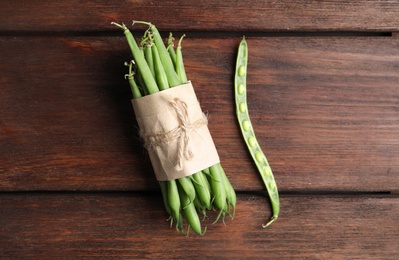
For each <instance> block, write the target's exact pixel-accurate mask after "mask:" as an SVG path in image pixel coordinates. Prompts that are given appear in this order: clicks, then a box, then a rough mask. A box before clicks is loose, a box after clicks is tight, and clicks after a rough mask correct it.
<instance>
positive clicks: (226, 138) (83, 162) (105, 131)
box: [0, 36, 399, 191]
mask: <svg viewBox="0 0 399 260" xmlns="http://www.w3.org/2000/svg"><path fill="white" fill-rule="evenodd" d="M239 41H240V38H238V37H237V38H195V37H193V38H190V36H188V37H187V39H185V42H184V46H183V48H184V49H183V51H184V55H185V64H186V69H187V74H188V76H189V78H190V79H191V80H192V81H193V83H194V86H195V88H196V92H197V96H198V98H199V100H200V102H201V105H202V108H203V110H204V111H206V112H208V113H209V116H210V125H209V128H210V130H211V133H212V135H213V138H214V141H215V143H216V146H217V148H218V151H219V154H220V156H221V160H222V165H223V166H224V168H225V170H226V172H227V174H228V175H229V178H230V179H231V181H232V183H233V185H234V186H235V187H236V189H237V190H263V189H264V188H263V184H262V182H261V180H260V178H259V177H258V174H257V172H256V170H255V168H254V166H253V163H252V161H251V159H250V157H249V155H248V153H247V151H246V148H245V146H244V143H243V141H242V140H241V136H240V133H239V130H238V126H237V123H236V119H235V111H234V105H233V89H232V88H233V79H232V77H233V73H234V62H235V51H236V48H237V46H238V43H239ZM248 44H249V51H250V54H249V55H250V58H249V75H248V96H249V101H248V103H249V112H250V114H251V117H252V120H253V124H254V127H255V131H256V134H257V137H258V139H259V141H260V143H261V145H262V147H263V148H264V151H265V153H266V155H267V157H268V159H269V161H270V163H271V165H272V168H273V170H274V172H275V175H276V179H277V182H278V186H279V189H280V190H281V191H397V189H398V187H399V186H398V183H399V157H398V151H399V139H398V138H397V137H398V134H399V116H398V111H399V94H398V93H399V92H398V91H399V85H398V84H397V82H399V74H398V68H399V54H398V49H399V39H398V38H390V37H375V38H373V37H347V38H346V37H343V38H340V37H319V38H314V37H311V38H309V37H293V38H290V37H272V38H248ZM0 56H1V57H2V60H1V61H0V81H1V88H0V147H1V149H0V158H1V164H0V189H1V190H3V191H12V190H149V189H150V190H153V189H158V186H157V183H156V181H155V178H154V175H153V173H152V170H151V167H150V162H149V160H148V158H147V157H146V154H145V152H144V151H143V148H142V145H141V142H140V140H139V139H138V135H137V129H136V128H137V126H136V123H135V119H134V116H133V111H132V108H131V106H130V93H129V88H128V86H127V82H126V81H125V80H124V79H123V75H124V74H125V73H126V68H125V67H124V66H123V62H124V61H127V60H128V59H130V57H129V51H128V49H127V45H126V43H125V40H124V39H123V38H122V37H1V38H0ZM364 180H367V182H365V181H364Z"/></svg>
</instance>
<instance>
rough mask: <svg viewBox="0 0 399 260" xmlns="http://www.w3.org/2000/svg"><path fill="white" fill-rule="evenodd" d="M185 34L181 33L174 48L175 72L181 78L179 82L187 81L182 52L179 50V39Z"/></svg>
mask: <svg viewBox="0 0 399 260" xmlns="http://www.w3.org/2000/svg"><path fill="white" fill-rule="evenodd" d="M185 36H186V35H185V34H183V36H182V37H180V40H179V43H178V45H177V48H176V72H177V75H178V76H179V78H180V80H181V83H186V82H187V76H186V70H185V68H184V63H183V53H182V50H181V41H182V40H183V38H184V37H185Z"/></svg>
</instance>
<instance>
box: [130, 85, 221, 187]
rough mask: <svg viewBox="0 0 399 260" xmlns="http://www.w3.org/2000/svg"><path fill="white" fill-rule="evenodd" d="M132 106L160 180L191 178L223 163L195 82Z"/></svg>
mask: <svg viewBox="0 0 399 260" xmlns="http://www.w3.org/2000/svg"><path fill="white" fill-rule="evenodd" d="M132 104H133V108H134V112H135V114H136V119H137V122H138V125H139V127H140V136H141V137H142V139H143V140H144V145H145V147H146V148H147V150H148V153H149V156H150V159H151V163H152V167H153V169H154V172H155V175H156V178H157V180H159V181H166V180H173V179H178V178H181V177H185V176H189V175H192V174H194V173H196V172H198V171H201V170H203V169H205V168H208V167H210V166H212V165H214V164H216V163H219V162H220V160H219V156H218V153H217V151H216V147H215V144H214V143H213V140H212V137H211V134H210V132H209V129H208V126H207V123H208V120H207V117H206V116H205V115H204V113H203V112H202V110H201V107H200V104H199V102H198V100H197V97H196V95H195V92H194V88H193V86H192V84H191V82H188V83H186V84H183V85H180V86H177V87H173V88H170V89H167V90H163V91H160V92H158V93H155V94H151V95H148V96H144V97H141V98H138V99H132Z"/></svg>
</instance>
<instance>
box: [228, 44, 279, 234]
mask: <svg viewBox="0 0 399 260" xmlns="http://www.w3.org/2000/svg"><path fill="white" fill-rule="evenodd" d="M247 67H248V45H247V42H246V40H245V38H243V39H242V41H241V43H240V45H239V48H238V54H237V62H236V70H235V80H234V90H235V103H236V113H237V119H238V123H239V125H240V129H241V132H242V135H243V138H244V140H245V143H246V145H247V147H248V149H249V152H250V154H251V156H252V158H253V160H254V162H255V164H256V167H257V168H258V171H259V173H260V175H261V177H262V180H263V182H264V184H265V186H266V189H267V192H268V194H269V197H270V200H271V205H272V210H273V216H272V217H271V219H270V220H269V221H268V222H267V223H266V224H263V225H262V226H263V227H264V228H265V227H267V226H269V225H270V224H272V223H273V222H274V221H276V220H277V218H278V215H279V213H280V200H279V194H278V190H277V185H276V181H275V179H274V177H273V173H272V169H271V167H270V165H269V163H268V161H267V158H266V156H265V155H264V153H263V152H262V150H261V148H260V145H259V143H258V141H257V139H256V137H255V132H254V129H253V127H252V124H251V120H250V117H249V113H248V107H247V87H246V76H247Z"/></svg>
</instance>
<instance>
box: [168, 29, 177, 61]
mask: <svg viewBox="0 0 399 260" xmlns="http://www.w3.org/2000/svg"><path fill="white" fill-rule="evenodd" d="M173 40H174V39H173V35H172V33H169V37H168V47H167V50H168V53H169V56H170V59H171V60H172V63H173V65H175V66H176V52H175V49H174V45H173Z"/></svg>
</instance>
